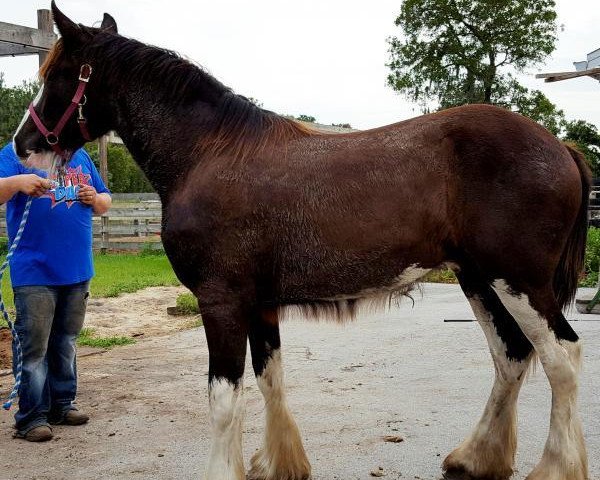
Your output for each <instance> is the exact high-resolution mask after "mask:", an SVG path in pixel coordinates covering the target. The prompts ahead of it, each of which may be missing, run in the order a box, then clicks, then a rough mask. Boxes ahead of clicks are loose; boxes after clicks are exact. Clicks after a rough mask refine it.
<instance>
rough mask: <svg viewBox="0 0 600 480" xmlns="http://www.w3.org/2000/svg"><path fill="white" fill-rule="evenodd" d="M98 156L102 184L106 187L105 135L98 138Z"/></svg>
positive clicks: (106, 157) (106, 155) (106, 153)
mask: <svg viewBox="0 0 600 480" xmlns="http://www.w3.org/2000/svg"><path fill="white" fill-rule="evenodd" d="M98 158H99V159H100V176H101V177H102V180H103V181H104V185H106V186H107V187H108V136H106V135H103V136H101V137H100V138H99V139H98Z"/></svg>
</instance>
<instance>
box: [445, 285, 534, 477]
mask: <svg viewBox="0 0 600 480" xmlns="http://www.w3.org/2000/svg"><path fill="white" fill-rule="evenodd" d="M468 300H469V303H470V304H471V307H472V309H473V312H474V313H475V317H476V318H477V321H478V322H479V324H480V325H481V328H482V329H483V332H484V334H485V336H486V339H487V342H488V346H489V348H490V353H491V354H492V358H493V360H494V368H495V371H496V377H495V380H494V386H493V387H492V392H491V393H490V397H489V399H488V402H487V404H486V406H485V410H484V412H483V415H482V417H481V419H480V420H479V423H478V424H477V426H476V427H475V429H474V430H473V432H472V433H471V434H470V435H469V437H467V438H466V439H465V441H464V442H462V443H461V444H460V446H459V447H458V448H457V449H456V450H454V451H453V452H452V453H451V454H450V455H448V457H447V458H446V460H445V461H444V469H445V470H451V469H465V470H466V471H467V472H468V473H470V474H471V475H473V476H474V477H481V478H498V479H505V478H509V477H510V476H511V475H512V473H513V469H512V467H513V465H514V459H515V452H516V450H517V398H518V395H519V390H520V389H521V385H522V384H523V379H524V378H525V373H526V372H527V368H528V366H529V363H530V362H531V359H532V356H530V357H528V358H527V359H525V360H524V361H522V362H517V361H512V360H509V359H508V358H507V357H506V344H505V343H504V342H503V341H502V339H501V338H500V336H499V335H498V333H497V331H496V327H495V326H494V324H493V323H492V315H491V313H490V312H489V311H488V310H486V309H485V308H484V306H483V303H482V301H481V300H480V299H479V298H478V297H477V296H475V297H473V298H469V299H468Z"/></svg>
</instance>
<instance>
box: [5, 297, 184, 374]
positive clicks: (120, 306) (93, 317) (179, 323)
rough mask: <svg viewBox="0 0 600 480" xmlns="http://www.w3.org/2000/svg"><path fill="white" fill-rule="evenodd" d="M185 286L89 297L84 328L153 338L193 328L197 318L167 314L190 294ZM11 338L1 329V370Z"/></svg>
mask: <svg viewBox="0 0 600 480" xmlns="http://www.w3.org/2000/svg"><path fill="white" fill-rule="evenodd" d="M187 291H188V290H187V289H186V288H185V287H150V288H146V289H144V290H140V291H138V292H135V293H126V294H123V295H120V296H118V297H115V298H90V300H89V302H88V308H87V314H86V317H85V327H87V328H93V329H94V331H95V335H98V336H100V337H112V336H125V337H136V338H139V337H152V336H157V335H165V334H168V333H172V332H175V331H178V330H183V329H185V328H188V327H189V326H190V325H192V324H193V323H194V321H195V319H196V317H195V316H177V317H174V316H171V315H167V307H169V306H173V305H175V299H176V298H177V296H178V295H179V294H181V293H184V292H187ZM10 359H11V335H10V331H9V330H8V329H2V330H0V371H1V370H6V369H8V368H9V367H10Z"/></svg>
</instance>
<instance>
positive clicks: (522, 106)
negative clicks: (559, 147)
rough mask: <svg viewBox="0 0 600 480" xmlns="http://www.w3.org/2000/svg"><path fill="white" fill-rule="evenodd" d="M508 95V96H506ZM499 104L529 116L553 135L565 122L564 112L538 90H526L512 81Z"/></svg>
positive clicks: (556, 133) (560, 129) (559, 130)
mask: <svg viewBox="0 0 600 480" xmlns="http://www.w3.org/2000/svg"><path fill="white" fill-rule="evenodd" d="M508 95H510V97H509V96H508ZM499 105H501V106H504V107H506V108H508V109H511V110H513V111H516V112H518V113H520V114H521V115H525V116H526V117H529V118H531V119H532V120H534V121H535V122H538V123H539V124H540V125H542V126H543V127H545V128H547V129H548V130H549V131H551V132H552V133H553V134H554V135H557V136H558V135H559V133H560V132H561V131H562V129H563V126H564V124H565V114H564V112H563V111H562V110H560V109H559V108H558V107H557V106H556V105H555V104H553V103H552V102H551V101H550V100H549V99H548V97H546V95H544V94H543V93H542V92H540V91H539V90H527V89H526V88H525V87H523V86H522V85H519V84H518V83H517V82H516V81H514V83H513V85H511V86H510V88H509V91H508V92H507V97H505V98H504V99H502V100H501V101H500V102H499Z"/></svg>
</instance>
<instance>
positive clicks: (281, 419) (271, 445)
mask: <svg viewBox="0 0 600 480" xmlns="http://www.w3.org/2000/svg"><path fill="white" fill-rule="evenodd" d="M256 380H257V383H258V387H259V388H260V391H261V392H262V394H263V396H264V398H265V408H266V420H267V425H266V430H265V438H264V444H263V447H262V448H261V449H260V450H259V451H258V452H256V454H255V455H254V456H253V457H252V461H251V469H250V472H249V474H248V478H249V479H253V480H254V479H256V480H259V479H260V480H306V479H308V478H310V463H309V462H308V458H307V457H306V453H305V451H304V447H303V446H302V440H301V438H300V432H299V430H298V426H297V425H296V422H295V421H294V419H293V417H292V414H291V413H290V411H289V409H288V406H287V400H286V397H285V390H284V385H283V368H282V366H281V351H280V350H279V349H278V350H274V351H273V352H272V354H271V357H270V358H269V360H268V362H267V365H266V367H265V369H264V370H263V372H262V374H261V375H260V376H258V377H257V378H256Z"/></svg>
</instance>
